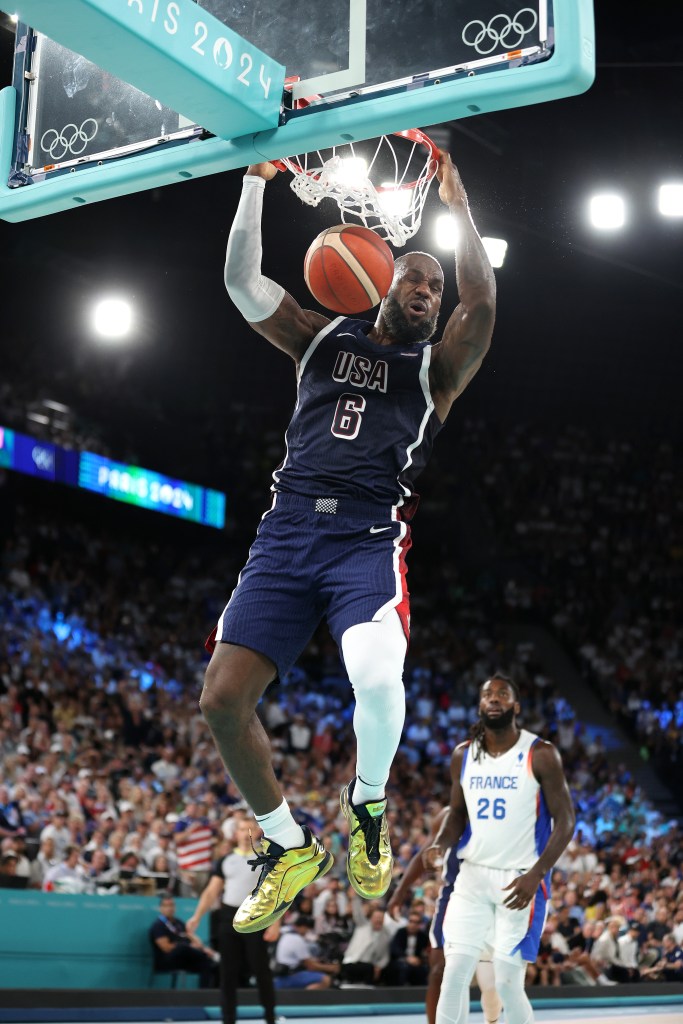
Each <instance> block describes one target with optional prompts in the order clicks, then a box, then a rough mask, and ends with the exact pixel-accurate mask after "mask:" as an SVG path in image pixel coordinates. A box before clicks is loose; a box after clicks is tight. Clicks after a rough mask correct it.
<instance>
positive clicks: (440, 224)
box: [435, 213, 458, 252]
mask: <svg viewBox="0 0 683 1024" xmlns="http://www.w3.org/2000/svg"><path fill="white" fill-rule="evenodd" d="M435 233H436V244H437V245H438V247H439V248H440V249H450V250H451V252H452V251H453V249H455V241H456V239H457V237H458V231H457V228H456V226H455V221H454V220H453V218H452V217H451V215H450V213H442V214H440V215H439V216H438V217H437V218H436V224H435Z"/></svg>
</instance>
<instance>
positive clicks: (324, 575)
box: [207, 494, 411, 678]
mask: <svg viewBox="0 0 683 1024" xmlns="http://www.w3.org/2000/svg"><path fill="white" fill-rule="evenodd" d="M410 544H411V540H410V527H409V526H408V524H407V523H406V522H403V521H402V520H401V519H400V518H399V513H398V511H397V510H396V508H392V507H390V506H389V507H381V506H380V507H377V506H373V505H369V504H368V505H365V504H363V503H359V502H347V501H345V500H344V499H342V498H340V499H338V500H337V499H334V498H318V499H316V498H305V497H302V496H301V495H295V494H276V495H275V499H274V501H273V507H272V508H271V510H270V511H269V512H267V513H266V514H265V515H264V517H263V519H262V520H261V523H260V525H259V528H258V532H257V534H256V540H255V541H254V543H253V544H252V546H251V550H250V552H249V560H248V562H247V564H246V566H245V567H244V569H243V570H242V572H241V573H240V576H239V580H238V581H237V586H236V587H235V589H234V591H233V593H232V596H231V598H230V600H229V602H228V604H227V606H226V608H225V610H224V611H223V614H222V615H221V617H220V619H219V620H218V625H217V626H216V629H215V630H214V631H213V633H212V634H211V636H210V637H209V639H208V640H207V648H208V649H209V650H210V651H212V650H213V648H214V646H215V644H216V643H217V642H222V643H229V644H239V645H240V646H242V647H249V648H251V649H252V650H254V651H258V652H259V653H260V654H264V655H265V656H266V657H267V658H270V660H271V661H272V662H274V664H275V666H276V667H277V671H278V675H279V676H280V678H283V677H284V676H285V675H286V673H287V672H288V671H289V669H290V668H291V667H292V665H293V664H294V663H295V661H296V660H297V658H298V657H299V655H300V654H301V652H302V651H303V650H304V648H305V647H306V644H307V643H308V641H309V640H310V638H311V637H312V635H313V633H314V632H315V629H316V627H317V625H318V623H319V622H320V620H321V619H322V618H323V616H325V617H326V618H327V623H328V625H329V627H330V632H331V633H332V636H333V637H334V639H335V640H336V642H337V645H338V646H339V647H340V650H341V638H342V636H343V635H344V633H345V632H346V630H347V629H349V627H350V626H356V625H358V624H359V623H361V622H372V621H373V620H375V621H379V620H381V619H382V618H384V616H385V615H386V614H387V612H388V611H389V610H390V609H391V608H395V609H396V611H397V612H398V615H399V617H400V619H401V623H402V625H403V629H404V632H405V634H406V639H407V638H408V630H409V622H410V611H409V595H408V588H407V585H406V572H407V566H406V554H407V553H408V550H409V548H410Z"/></svg>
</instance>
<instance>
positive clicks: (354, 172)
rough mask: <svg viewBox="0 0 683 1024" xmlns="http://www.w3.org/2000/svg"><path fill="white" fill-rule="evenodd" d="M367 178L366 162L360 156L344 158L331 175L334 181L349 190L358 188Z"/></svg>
mask: <svg viewBox="0 0 683 1024" xmlns="http://www.w3.org/2000/svg"><path fill="white" fill-rule="evenodd" d="M367 176H368V162H367V160H364V159H363V157H362V156H346V157H343V158H342V159H340V161H339V166H338V167H335V168H334V170H333V171H332V173H331V177H332V178H333V180H334V181H338V182H339V183H340V184H341V185H348V187H349V188H360V187H361V186H362V184H363V182H364V181H365V180H366V178H367Z"/></svg>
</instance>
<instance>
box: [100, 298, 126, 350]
mask: <svg viewBox="0 0 683 1024" xmlns="http://www.w3.org/2000/svg"><path fill="white" fill-rule="evenodd" d="M132 323H133V311H132V309H131V307H130V304H129V303H128V302H126V301H125V300H124V299H102V301H101V302H98V304H97V305H96V306H95V311H94V314H93V324H94V326H95V330H96V331H97V333H98V334H99V335H100V337H102V338H107V339H108V340H111V341H115V340H119V339H121V338H125V336H126V335H127V334H128V333H129V332H130V329H131V326H132Z"/></svg>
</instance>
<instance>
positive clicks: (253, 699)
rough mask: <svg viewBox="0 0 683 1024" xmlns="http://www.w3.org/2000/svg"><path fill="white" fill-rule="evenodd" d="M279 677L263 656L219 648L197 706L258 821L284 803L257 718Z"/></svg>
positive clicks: (233, 647)
mask: <svg viewBox="0 0 683 1024" xmlns="http://www.w3.org/2000/svg"><path fill="white" fill-rule="evenodd" d="M275 676H276V668H275V665H274V664H273V662H272V661H271V660H270V659H269V658H267V657H265V655H263V654H259V653H258V652H257V651H252V650H249V649H248V648H246V647H240V646H238V645H236V644H226V643H218V644H216V647H215V649H214V652H213V654H212V656H211V661H210V662H209V665H208V668H207V670H206V676H205V679H204V689H203V690H202V695H201V697H200V700H199V706H200V708H201V710H202V713H203V715H204V718H205V719H206V721H207V724H208V726H209V729H210V730H211V734H212V736H213V738H214V742H215V744H216V746H217V748H218V752H219V754H220V755H221V759H222V761H223V764H224V765H225V769H226V771H227V772H228V774H229V776H230V778H231V779H232V781H233V782H234V783H235V785H236V786H237V788H238V789H239V791H240V793H241V794H242V796H243V797H244V799H245V800H246V801H247V803H248V804H249V806H250V807H251V808H252V809H253V811H254V812H255V813H256V814H260V815H263V814H267V813H268V812H272V811H274V810H275V809H276V808H277V807H278V806H279V805H280V804H281V803H282V791H281V789H280V786H279V784H278V782H277V779H276V778H275V773H274V771H273V765H272V753H271V749H270V741H269V739H268V737H267V735H266V731H265V729H264V728H263V726H262V725H261V722H260V721H259V719H258V717H257V715H256V706H257V704H258V702H259V701H260V699H261V697H262V696H263V694H264V692H265V690H266V687H267V686H268V684H269V683H271V682H272V681H273V679H275ZM298 838H300V835H299V836H298Z"/></svg>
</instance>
